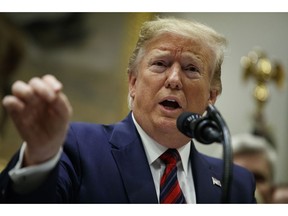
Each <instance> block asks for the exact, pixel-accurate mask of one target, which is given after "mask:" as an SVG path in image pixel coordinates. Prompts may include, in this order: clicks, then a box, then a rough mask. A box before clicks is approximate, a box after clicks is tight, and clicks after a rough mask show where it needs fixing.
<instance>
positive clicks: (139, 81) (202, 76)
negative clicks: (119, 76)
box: [129, 33, 217, 144]
mask: <svg viewBox="0 0 288 216" xmlns="http://www.w3.org/2000/svg"><path fill="white" fill-rule="evenodd" d="M213 65H214V56H213V55H212V54H211V51H210V49H209V48H208V47H207V46H206V45H205V44H202V43H200V42H196V41H193V40H191V39H187V38H184V37H181V36H176V35H172V34H168V33H165V34H162V35H160V36H158V37H157V38H154V39H153V40H152V41H150V42H149V43H148V44H147V45H146V49H145V54H144V57H143V58H142V60H141V61H140V63H139V65H138V74H137V75H136V76H135V75H130V77H129V90H130V91H129V92H130V96H132V98H133V104H132V110H133V113H134V116H135V118H136V120H137V122H138V123H139V124H140V126H141V127H142V128H143V129H144V130H145V131H146V133H148V134H149V135H150V136H151V137H152V138H154V139H155V140H156V141H157V140H158V141H160V140H161V138H163V137H161V136H169V137H170V139H171V138H172V137H175V138H179V136H180V133H179V131H178V130H177V127H176V120H177V118H178V116H179V115H180V114H181V113H182V112H185V111H190V112H194V113H200V114H202V113H203V112H204V111H205V109H206V107H207V105H208V103H214V102H215V100H216V97H217V93H216V92H214V91H213V93H212V91H210V81H211V71H212V70H213V69H214V68H213ZM181 136H183V135H181ZM182 139H183V137H182ZM186 139H187V137H186ZM186 139H185V142H186V141H187V140H186ZM183 141H184V140H183ZM160 144H161V142H160Z"/></svg>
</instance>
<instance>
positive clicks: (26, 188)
mask: <svg viewBox="0 0 288 216" xmlns="http://www.w3.org/2000/svg"><path fill="white" fill-rule="evenodd" d="M26 145H27V144H26V142H24V143H23V145H22V146H21V149H20V153H19V160H18V162H17V164H16V166H15V167H14V168H13V169H11V170H10V171H9V176H10V178H11V179H12V181H13V189H14V190H15V192H17V193H28V192H31V191H32V190H34V189H36V188H37V187H38V186H39V185H40V184H41V183H43V181H44V180H45V178H46V177H47V175H48V174H49V172H50V171H51V170H52V169H53V168H54V167H55V166H56V165H57V163H58V161H59V160H60V156H61V153H62V151H63V150H62V147H61V148H60V149H59V151H58V153H57V154H56V155H55V156H54V157H53V158H51V159H50V160H48V161H46V162H44V163H42V164H39V165H33V166H28V167H23V168H22V163H23V157H24V152H25V149H26Z"/></svg>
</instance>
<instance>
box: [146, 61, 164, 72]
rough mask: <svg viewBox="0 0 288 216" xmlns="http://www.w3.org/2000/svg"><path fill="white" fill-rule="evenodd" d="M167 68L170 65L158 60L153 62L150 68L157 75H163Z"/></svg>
mask: <svg viewBox="0 0 288 216" xmlns="http://www.w3.org/2000/svg"><path fill="white" fill-rule="evenodd" d="M167 67H168V64H167V63H166V62H165V61H163V60H156V61H153V62H152V64H151V66H150V70H151V71H153V72H156V73H162V72H164V71H165V70H166V68H167Z"/></svg>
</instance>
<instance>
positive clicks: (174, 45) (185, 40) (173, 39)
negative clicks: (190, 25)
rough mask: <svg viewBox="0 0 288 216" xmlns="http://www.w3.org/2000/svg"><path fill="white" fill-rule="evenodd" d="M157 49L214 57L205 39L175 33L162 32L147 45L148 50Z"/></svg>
mask: <svg viewBox="0 0 288 216" xmlns="http://www.w3.org/2000/svg"><path fill="white" fill-rule="evenodd" d="M156 49H157V50H163V51H169V52H181V53H193V54H195V55H197V56H203V57H205V58H209V59H210V58H212V57H213V51H212V49H211V48H210V47H209V46H208V44H207V43H205V42H204V41H202V40H200V39H196V38H191V37H187V36H182V35H178V34H175V33H162V34H160V35H158V36H156V37H154V38H153V39H152V40H150V41H149V42H148V43H147V44H146V46H145V50H146V51H148V52H149V51H152V50H156Z"/></svg>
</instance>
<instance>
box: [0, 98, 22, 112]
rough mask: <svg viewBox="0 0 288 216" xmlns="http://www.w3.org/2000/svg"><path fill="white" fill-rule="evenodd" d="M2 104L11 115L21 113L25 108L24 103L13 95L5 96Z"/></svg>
mask: <svg viewBox="0 0 288 216" xmlns="http://www.w3.org/2000/svg"><path fill="white" fill-rule="evenodd" d="M2 104H3V106H4V107H5V108H6V110H7V111H8V112H9V113H11V112H20V111H22V110H23V109H24V108H25V104H24V102H23V101H21V100H20V99H18V98H17V97H15V96H12V95H8V96H5V97H4V98H3V100H2Z"/></svg>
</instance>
